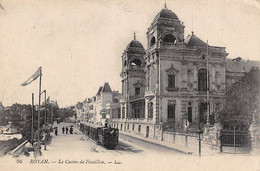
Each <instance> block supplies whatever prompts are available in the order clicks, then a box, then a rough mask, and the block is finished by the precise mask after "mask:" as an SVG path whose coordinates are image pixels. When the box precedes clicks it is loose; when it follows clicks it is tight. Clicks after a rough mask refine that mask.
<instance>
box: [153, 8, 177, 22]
mask: <svg viewBox="0 0 260 171" xmlns="http://www.w3.org/2000/svg"><path fill="white" fill-rule="evenodd" d="M159 19H175V20H179V19H178V17H177V15H176V14H175V13H174V12H172V11H171V10H169V9H167V8H164V9H162V10H161V11H160V12H159V13H158V14H157V15H156V16H155V17H154V19H153V23H154V22H156V21H158V20H159Z"/></svg>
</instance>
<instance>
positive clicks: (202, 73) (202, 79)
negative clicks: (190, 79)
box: [198, 68, 209, 91]
mask: <svg viewBox="0 0 260 171" xmlns="http://www.w3.org/2000/svg"><path fill="white" fill-rule="evenodd" d="M208 82H209V80H208ZM198 90H199V91H207V69H205V68H201V69H199V72H198Z"/></svg>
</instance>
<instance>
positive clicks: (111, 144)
mask: <svg viewBox="0 0 260 171" xmlns="http://www.w3.org/2000/svg"><path fill="white" fill-rule="evenodd" d="M80 131H81V132H82V133H83V134H85V135H87V136H88V137H89V138H91V139H92V140H94V141H95V142H96V143H97V144H100V145H102V146H104V147H105V148H108V149H114V148H115V147H116V146H117V145H118V134H119V131H118V129H117V128H108V127H105V126H102V125H97V124H92V123H89V122H83V123H80Z"/></svg>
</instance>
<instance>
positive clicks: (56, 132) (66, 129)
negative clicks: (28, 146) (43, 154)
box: [54, 126, 73, 136]
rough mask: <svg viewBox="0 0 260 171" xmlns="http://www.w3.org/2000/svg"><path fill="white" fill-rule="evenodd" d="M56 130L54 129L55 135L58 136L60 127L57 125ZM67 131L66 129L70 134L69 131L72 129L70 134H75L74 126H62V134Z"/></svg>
mask: <svg viewBox="0 0 260 171" xmlns="http://www.w3.org/2000/svg"><path fill="white" fill-rule="evenodd" d="M54 129H55V130H54V133H55V135H56V136H57V135H58V128H57V127H55V128H54ZM65 131H66V134H68V131H70V134H73V127H70V129H69V128H68V127H66V128H65V127H64V126H63V127H62V134H64V133H65Z"/></svg>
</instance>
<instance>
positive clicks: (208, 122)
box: [206, 40, 210, 126]
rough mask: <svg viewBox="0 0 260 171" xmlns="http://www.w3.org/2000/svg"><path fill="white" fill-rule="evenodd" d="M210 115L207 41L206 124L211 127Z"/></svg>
mask: <svg viewBox="0 0 260 171" xmlns="http://www.w3.org/2000/svg"><path fill="white" fill-rule="evenodd" d="M209 113H210V111H209V44H208V40H207V123H206V125H207V126H209V125H210V121H209Z"/></svg>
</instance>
